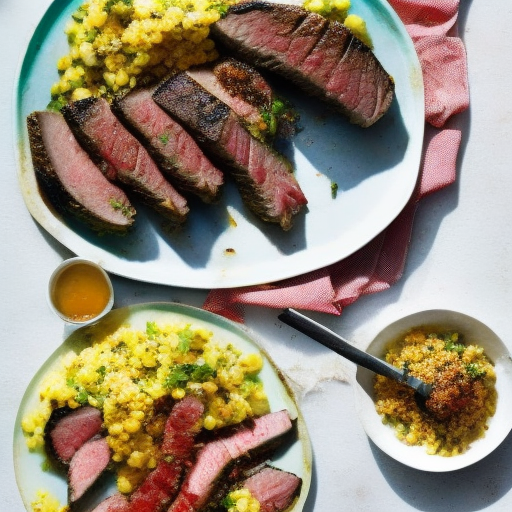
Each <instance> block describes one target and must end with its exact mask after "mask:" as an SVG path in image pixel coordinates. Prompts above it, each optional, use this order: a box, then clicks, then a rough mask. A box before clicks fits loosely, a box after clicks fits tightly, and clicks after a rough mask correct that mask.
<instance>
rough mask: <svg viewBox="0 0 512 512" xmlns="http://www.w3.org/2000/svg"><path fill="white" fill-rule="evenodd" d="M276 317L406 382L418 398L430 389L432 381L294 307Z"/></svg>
mask: <svg viewBox="0 0 512 512" xmlns="http://www.w3.org/2000/svg"><path fill="white" fill-rule="evenodd" d="M278 318H279V320H281V321H282V322H284V323H285V324H287V325H289V326H290V327H293V328H294V329H297V330H298V331H300V332H301V333H303V334H305V335H306V336H309V337H310V338H312V339H314V340H315V341H318V342H319V343H321V344H322V345H324V346H326V347H327V348H330V349H331V350H333V351H334V352H336V353H337V354H339V355H340V356H343V357H345V358H346V359H348V360H349V361H352V362H353V363H356V364H357V365H359V366H362V367H363V368H366V369H368V370H371V371H372V372H374V373H378V374H379V375H384V376H385V377H389V378H391V379H394V380H397V381H399V382H402V383H404V384H407V385H408V386H410V387H411V388H413V389H414V390H415V391H416V395H417V399H419V400H420V401H421V402H424V401H425V400H426V399H427V398H428V397H429V396H430V394H431V392H432V385H431V384H426V383H425V382H423V381H422V380H420V379H417V378H416V377H413V376H412V375H409V374H408V372H407V370H405V369H403V370H401V369H400V368H396V367H395V366H393V365H391V364H389V363H386V361H383V360H382V359H379V358H378V357H375V356H372V355H371V354H368V353H367V352H364V351H363V350H359V349H357V348H355V347H354V346H353V345H351V344H350V343H349V342H348V341H347V340H345V339H343V338H342V337H341V336H339V335H338V334H336V333H335V332H333V331H331V330H330V329H327V327H324V326H323V325H321V324H319V323H318V322H315V321H314V320H311V318H308V317H307V316H304V315H303V314H301V313H299V312H298V311H295V310H294V309H286V310H284V311H283V313H281V314H280V315H279V316H278Z"/></svg>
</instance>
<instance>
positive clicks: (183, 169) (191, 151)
mask: <svg viewBox="0 0 512 512" xmlns="http://www.w3.org/2000/svg"><path fill="white" fill-rule="evenodd" d="M152 92H153V90H152V89H140V90H136V91H133V92H130V93H129V94H127V95H126V96H125V97H123V98H122V99H119V100H117V101H115V102H114V103H113V105H112V108H113V110H114V112H115V114H116V115H117V116H118V117H119V118H120V119H121V120H122V121H123V122H124V123H125V124H126V125H127V126H129V127H130V128H131V129H132V130H134V132H135V133H136V136H137V137H138V138H139V139H140V140H141V141H142V142H143V144H144V146H145V147H146V148H147V150H148V151H149V153H150V154H151V156H152V157H153V159H154V160H155V162H156V163H157V164H158V165H159V167H160V169H162V170H163V171H164V173H165V174H166V176H167V177H168V178H169V180H170V181H171V182H172V183H174V184H175V185H176V187H177V188H178V189H179V190H181V191H182V192H185V193H187V192H189V193H192V194H195V195H197V196H199V197H200V198H201V199H202V200H203V201H205V202H206V203H212V202H215V201H216V200H217V199H218V198H219V196H220V192H221V187H222V184H223V181H224V176H223V174H222V172H221V171H219V170H218V169H217V168H216V167H215V166H214V165H213V164H212V163H211V162H210V160H208V158H206V156H205V155H204V153H203V152H202V151H201V149H200V148H199V146H198V145H197V144H196V142H195V140H194V139H193V138H192V137H191V136H190V135H189V134H188V132H187V131H186V130H184V129H183V128H182V126H181V125H180V124H178V123H177V122H176V121H174V119H172V118H171V117H170V116H169V115H168V114H167V113H166V112H164V111H163V110H162V109H161V108H160V107H159V106H158V105H157V104H156V103H155V102H154V101H153V99H152V97H151V95H152Z"/></svg>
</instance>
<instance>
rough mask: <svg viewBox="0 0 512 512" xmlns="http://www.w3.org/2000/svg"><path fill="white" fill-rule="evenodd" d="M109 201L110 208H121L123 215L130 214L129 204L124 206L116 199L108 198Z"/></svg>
mask: <svg viewBox="0 0 512 512" xmlns="http://www.w3.org/2000/svg"><path fill="white" fill-rule="evenodd" d="M109 203H110V206H112V208H114V210H121V213H122V214H123V215H124V216H125V217H128V218H130V217H131V216H132V212H131V210H130V207H129V206H126V205H124V204H122V203H121V202H119V201H116V200H115V199H110V201H109Z"/></svg>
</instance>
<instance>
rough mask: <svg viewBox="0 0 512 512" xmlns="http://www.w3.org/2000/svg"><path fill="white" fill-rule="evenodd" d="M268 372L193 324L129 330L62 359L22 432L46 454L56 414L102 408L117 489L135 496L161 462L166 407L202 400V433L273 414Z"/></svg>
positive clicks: (256, 357)
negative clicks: (47, 430) (264, 378)
mask: <svg viewBox="0 0 512 512" xmlns="http://www.w3.org/2000/svg"><path fill="white" fill-rule="evenodd" d="M262 367H263V358H262V356H261V354H259V353H250V354H244V353H242V352H240V351H239V350H238V349H237V348H236V347H234V346H233V345H231V344H221V343H220V342H218V341H216V340H214V339H213V335H212V333H211V332H209V331H207V330H204V329H200V328H199V329H194V328H193V327H192V326H191V325H182V326H176V325H157V324H155V323H153V322H148V323H147V326H146V330H145V331H137V330H133V329H130V328H129V327H122V328H120V329H118V330H117V331H116V332H114V333H113V334H110V335H108V336H106V337H104V338H102V337H99V338H98V339H95V340H92V342H91V346H89V347H87V348H85V349H83V350H82V351H81V352H79V353H74V352H70V353H68V354H66V355H65V356H64V357H63V358H62V359H61V361H60V362H59V365H58V368H57V369H56V370H55V371H52V372H50V373H49V374H48V376H47V377H46V378H45V379H44V381H43V383H42V385H41V388H40V390H39V393H40V404H39V407H38V408H37V409H36V410H35V411H33V412H31V414H29V415H28V416H26V417H25V418H23V420H22V429H23V431H24V433H25V435H26V441H27V445H28V447H29V448H30V449H37V448H41V447H42V446H43V445H44V427H45V424H46V422H47V421H48V418H49V417H50V414H51V412H52V410H53V409H54V408H57V407H64V406H69V407H71V408H77V407H80V406H81V405H86V404H88V405H92V406H93V407H96V408H98V409H100V410H101V411H102V413H103V426H104V429H105V430H106V433H107V435H106V440H107V442H108V444H109V446H110V449H111V452H112V460H113V462H114V463H115V464H116V470H117V486H118V489H119V491H120V492H122V493H126V494H128V493H131V492H132V491H133V490H134V488H135V487H136V486H137V485H138V484H139V483H140V482H141V481H142V480H143V479H144V478H145V477H146V475H147V474H148V473H149V471H150V470H151V469H154V468H155V467H156V465H157V463H158V461H159V459H160V457H161V454H160V451H159V445H160V441H161V436H162V434H163V430H164V426H165V422H166V419H167V414H168V413H167V412H166V408H165V407H164V405H165V403H166V401H169V400H170V401H171V402H172V401H173V400H181V399H182V398H184V397H185V396H186V395H190V394H192V395H194V396H196V397H198V398H199V399H200V400H201V401H202V402H203V403H204V405H205V413H204V416H203V418H202V427H204V428H205V429H208V430H213V429H216V428H220V427H223V426H227V425H232V424H237V423H240V422H241V421H243V420H245V419H246V418H248V417H253V416H260V415H263V414H266V413H267V412H269V404H268V399H267V396H266V394H265V391H264V388H263V384H262V382H261V380H260V379H259V378H258V373H259V372H260V370H261V369H262Z"/></svg>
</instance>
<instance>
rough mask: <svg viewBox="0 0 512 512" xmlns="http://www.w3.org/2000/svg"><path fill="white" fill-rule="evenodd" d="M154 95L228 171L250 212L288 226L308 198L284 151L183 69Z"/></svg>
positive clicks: (163, 83)
mask: <svg viewBox="0 0 512 512" xmlns="http://www.w3.org/2000/svg"><path fill="white" fill-rule="evenodd" d="M153 98H154V100H155V101H156V102H157V103H158V104H159V105H160V106H161V107H162V108H163V109H164V110H165V111H167V112H168V113H169V114H170V115H171V116H173V117H175V118H176V119H177V120H178V121H179V122H181V123H183V125H184V126H185V127H186V129H187V130H188V131H189V132H190V133H191V134H193V136H194V137H195V138H196V140H197V142H198V143H199V145H200V146H201V147H202V148H203V149H204V150H205V152H206V153H207V154H208V155H209V156H210V158H211V159H212V160H214V161H216V162H218V165H219V166H222V167H223V168H226V169H228V170H229V171H230V173H231V175H232V176H233V178H234V179H235V181H236V184H237V186H238V189H239V191H240V194H241V196H242V199H243V200H244V203H245V204H246V205H247V206H248V208H249V209H250V210H251V211H252V212H253V213H255V214H256V215H257V216H258V217H260V218H261V219H262V220H265V221H267V222H275V223H278V224H280V225H281V227H282V228H283V229H284V230H288V229H290V227H291V225H292V217H293V216H294V215H296V214H297V213H298V212H299V211H300V209H301V207H302V206H303V205H305V204H306V203H307V200H306V198H305V196H304V194H303V192H302V190H301V189H300V186H299V184H298V183H297V180H296V179H295V177H294V175H293V173H292V168H291V164H290V163H289V162H288V161H287V160H286V159H285V158H284V157H283V156H281V155H279V154H278V153H277V152H275V151H274V150H273V149H271V148H270V147H269V146H267V145H265V144H263V143H262V142H261V141H259V140H258V139H256V138H255V137H253V136H252V135H251V134H250V133H249V132H248V131H247V130H246V128H245V124H244V122H243V121H242V120H241V119H240V118H239V117H238V116H237V115H236V114H235V113H234V112H233V111H232V110H231V109H230V108H229V107H228V106H227V105H226V104H225V103H224V102H222V101H220V100H219V99H218V98H217V97H215V96H213V95H212V94H211V93H209V92H208V91H206V90H205V89H204V88H203V87H202V86H201V85H200V84H199V83H198V82H196V81H195V80H194V79H193V78H191V77H190V76H189V75H188V74H187V73H178V74H176V75H174V76H172V77H170V78H168V79H167V80H165V81H164V82H162V83H161V84H160V85H159V86H158V88H157V89H156V91H155V93H154V94H153Z"/></svg>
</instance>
